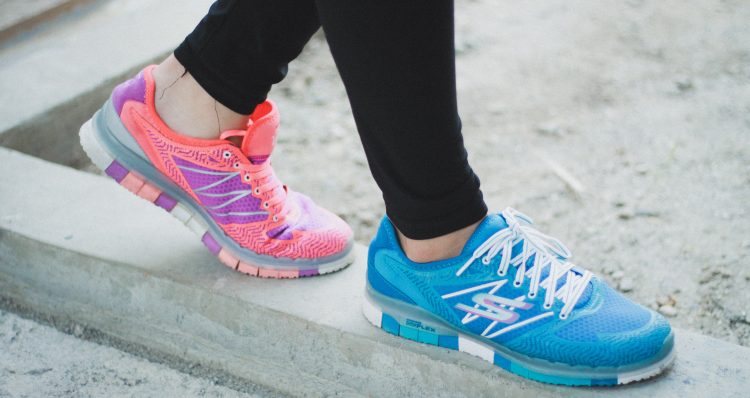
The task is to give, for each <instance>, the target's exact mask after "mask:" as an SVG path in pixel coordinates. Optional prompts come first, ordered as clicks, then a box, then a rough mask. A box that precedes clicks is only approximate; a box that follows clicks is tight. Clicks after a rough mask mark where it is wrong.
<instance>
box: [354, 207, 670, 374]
mask: <svg viewBox="0 0 750 398" xmlns="http://www.w3.org/2000/svg"><path fill="white" fill-rule="evenodd" d="M505 227H506V224H505V222H504V220H503V219H502V217H500V216H499V215H491V216H488V217H487V219H485V221H484V222H483V223H482V224H480V226H479V227H478V228H477V231H476V232H475V233H474V235H473V236H472V237H471V238H470V239H469V242H468V243H467V245H466V247H465V248H464V250H463V253H462V255H460V256H459V257H457V258H455V259H449V260H444V261H436V262H433V263H427V264H416V263H413V262H411V261H409V259H408V258H406V257H405V255H404V254H403V252H402V251H401V249H400V246H399V243H398V240H397V238H396V235H395V232H394V230H393V226H392V225H391V223H390V221H389V220H388V219H387V218H384V219H383V222H382V223H381V226H380V229H379V230H378V234H377V235H376V237H375V239H374V240H373V242H372V243H371V245H370V253H369V262H368V264H369V267H370V268H377V272H368V278H369V280H370V284H371V285H372V287H373V288H374V289H375V290H377V291H379V292H380V293H382V294H385V295H387V296H390V297H393V298H395V299H398V300H401V301H404V302H407V303H411V304H416V305H418V306H420V307H422V308H424V309H426V310H428V311H430V312H432V313H434V314H436V315H437V316H439V317H440V318H442V319H444V320H445V321H447V322H449V323H450V324H452V325H453V326H454V327H456V328H457V329H459V330H463V331H464V332H465V333H469V334H473V335H475V336H479V335H481V334H482V332H483V331H485V329H486V328H487V327H488V326H492V325H491V323H492V321H490V320H488V319H486V318H478V319H476V320H474V321H472V322H469V323H467V324H463V323H461V319H462V318H463V317H464V316H465V315H466V312H464V311H463V310H461V309H458V308H455V306H456V305H458V304H460V303H463V304H464V305H468V306H474V302H473V301H472V296H473V295H474V294H475V292H470V293H467V294H462V295H459V296H454V297H449V298H447V299H443V298H442V296H443V295H445V294H448V293H453V292H457V291H461V290H463V289H467V288H470V287H473V286H478V285H481V284H483V283H488V282H493V281H497V280H499V279H501V278H500V277H499V276H497V273H496V272H497V268H498V264H499V262H500V257H501V256H500V255H498V256H495V258H493V259H492V261H491V263H490V264H489V265H484V264H482V263H481V261H480V260H476V261H474V263H473V264H472V265H471V266H470V267H469V268H468V269H466V271H465V272H464V273H462V274H461V276H459V277H457V276H456V275H455V273H456V271H457V270H458V269H459V268H460V267H461V266H462V265H463V264H464V262H465V261H467V260H468V258H470V256H471V253H473V251H474V250H475V248H476V247H477V246H478V245H480V244H481V243H482V242H484V240H485V239H486V238H487V237H489V236H490V235H491V234H493V233H495V232H497V231H498V230H499V229H501V228H505ZM514 249H515V248H514ZM515 271H516V268H515V267H511V268H510V269H509V272H508V275H507V276H506V277H504V278H507V279H508V280H509V281H510V282H508V283H505V284H504V285H503V286H502V287H501V288H500V289H499V290H497V291H496V292H495V293H494V294H495V295H497V296H500V297H505V298H508V299H521V300H523V301H524V302H526V303H530V304H532V306H531V308H529V309H525V310H522V309H515V310H514V311H516V312H518V313H519V315H520V316H521V317H520V318H519V319H518V321H517V322H520V321H523V320H525V319H529V318H531V317H534V316H536V315H540V314H543V313H546V312H548V311H549V310H547V309H543V307H542V302H543V300H544V293H545V291H544V289H543V288H541V287H540V290H539V294H538V296H537V298H536V299H533V300H532V299H529V298H528V297H524V295H525V293H526V292H528V285H529V279H528V278H526V279H525V281H524V284H523V285H522V286H520V287H514V286H512V281H513V278H514V277H515ZM545 276H546V273H545ZM562 279H564V278H561V280H562ZM558 286H560V284H558ZM487 290H488V289H487ZM487 290H482V291H477V292H476V293H487ZM563 305H564V303H563V302H562V301H560V300H556V302H555V305H554V306H553V307H552V311H553V312H554V315H553V316H549V317H546V318H543V319H541V320H539V321H536V322H533V323H529V324H528V325H526V326H522V327H519V328H517V329H515V330H512V331H509V332H507V333H503V334H501V335H499V336H497V337H495V338H493V339H492V343H495V344H499V345H502V346H504V347H507V348H510V349H512V350H513V351H515V352H518V353H520V354H524V355H527V356H529V357H532V358H540V359H544V360H547V361H552V362H561V363H565V364H568V365H584V366H623V365H627V364H632V363H636V362H639V361H643V360H647V359H650V358H651V357H653V356H654V355H656V354H657V353H659V351H660V350H661V349H662V347H663V346H664V342H665V339H666V338H667V337H668V336H669V334H670V332H671V329H670V327H669V323H668V322H667V321H666V320H665V319H664V318H663V317H662V316H661V315H659V314H657V313H655V312H654V311H651V310H649V309H647V308H645V307H642V306H640V305H638V304H635V303H633V302H632V301H630V300H629V299H627V298H625V297H624V296H622V295H621V294H619V293H618V292H616V291H614V290H613V289H611V288H610V287H609V286H607V285H606V284H605V283H604V282H602V281H601V280H599V279H598V278H593V279H592V280H591V282H590V283H589V285H588V286H587V288H586V290H585V291H584V293H583V295H582V296H581V297H580V299H579V301H578V302H577V305H576V306H575V307H574V308H575V309H574V310H573V311H572V312H571V313H570V315H569V317H568V319H567V320H560V319H559V317H558V316H557V315H558V314H559V311H560V309H561V308H562V306H563ZM504 326H506V325H503V324H496V325H495V326H492V327H491V328H490V330H491V331H496V330H498V328H502V327H504ZM490 333H491V332H490Z"/></svg>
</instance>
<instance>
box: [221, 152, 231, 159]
mask: <svg viewBox="0 0 750 398" xmlns="http://www.w3.org/2000/svg"><path fill="white" fill-rule="evenodd" d="M221 155H222V156H224V159H229V158H231V157H232V152H229V151H224V153H222V154H221Z"/></svg>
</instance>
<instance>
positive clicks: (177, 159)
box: [80, 66, 354, 278]
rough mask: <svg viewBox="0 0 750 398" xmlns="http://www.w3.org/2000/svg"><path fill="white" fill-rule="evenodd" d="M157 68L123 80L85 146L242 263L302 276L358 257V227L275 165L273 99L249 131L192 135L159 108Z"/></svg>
mask: <svg viewBox="0 0 750 398" xmlns="http://www.w3.org/2000/svg"><path fill="white" fill-rule="evenodd" d="M152 69H153V66H150V67H147V68H146V69H144V70H143V71H142V72H140V73H139V74H138V75H137V76H136V77H134V78H132V79H130V80H128V81H126V82H124V83H122V84H120V85H119V86H117V88H115V90H114V92H113V93H112V97H111V98H110V100H109V101H107V103H105V104H104V107H103V108H102V109H100V110H99V111H98V112H97V113H96V114H95V115H94V117H93V118H91V120H89V121H88V122H86V123H85V124H84V125H83V126H82V127H81V132H80V136H81V145H82V146H83V149H84V150H85V151H86V153H87V154H88V156H89V157H90V158H91V160H92V161H93V162H94V164H95V165H96V166H97V167H99V168H100V169H102V170H104V171H105V173H106V174H107V175H109V176H110V177H112V178H113V179H115V181H117V182H118V183H119V184H120V185H122V186H123V187H125V188H127V189H128V190H129V191H131V192H133V193H135V194H136V195H138V196H140V197H142V198H144V199H146V200H148V201H149V202H152V203H154V204H155V205H157V206H159V207H161V208H163V209H164V210H166V211H168V212H170V213H171V214H172V215H173V216H175V217H176V218H177V219H179V220H180V221H182V222H183V223H184V224H185V225H187V226H188V227H189V228H190V229H191V230H193V231H194V232H196V233H197V234H198V235H199V236H200V237H201V240H202V241H203V243H204V244H205V245H206V247H207V248H208V250H210V251H211V252H212V253H213V254H215V255H216V256H218V257H219V260H220V261H221V262H222V263H224V264H225V265H227V266H228V267H231V268H233V269H236V270H238V271H240V272H243V273H246V274H250V275H253V276H260V277H267V278H297V277H304V276H313V275H318V274H325V273H329V272H333V271H336V270H339V269H342V268H344V267H346V266H347V265H349V264H351V263H352V261H353V257H354V256H353V252H352V246H353V244H352V231H351V229H350V228H349V226H348V225H347V224H346V223H345V222H344V221H343V220H341V219H340V218H339V217H337V216H336V215H334V214H333V213H331V212H329V211H328V210H325V209H323V208H321V207H318V206H317V205H316V204H315V203H313V201H312V200H310V198H308V197H307V196H305V195H302V194H300V193H297V192H294V191H292V190H290V189H288V188H287V187H286V185H283V184H282V183H281V182H280V181H279V180H278V178H276V175H275V174H274V172H273V169H272V168H271V163H270V161H269V159H268V157H269V156H270V155H271V152H272V150H273V146H274V143H275V138H276V129H277V127H278V124H279V113H278V110H277V109H276V106H275V105H274V104H273V103H272V102H270V101H266V102H264V103H262V104H260V105H259V106H258V107H257V108H256V109H255V112H254V113H253V114H252V115H251V117H250V119H251V121H250V123H248V128H247V130H233V131H226V132H224V133H223V134H222V135H221V139H218V140H201V139H195V138H191V137H187V136H183V135H180V134H177V133H176V132H174V131H173V130H171V129H170V128H169V127H167V125H166V124H164V122H163V121H162V120H161V118H160V117H159V115H158V114H157V113H156V109H155V106H154V80H153V77H152V75H151V71H152ZM230 138H231V140H229V139H230ZM233 142H240V143H241V144H239V145H235V144H233Z"/></svg>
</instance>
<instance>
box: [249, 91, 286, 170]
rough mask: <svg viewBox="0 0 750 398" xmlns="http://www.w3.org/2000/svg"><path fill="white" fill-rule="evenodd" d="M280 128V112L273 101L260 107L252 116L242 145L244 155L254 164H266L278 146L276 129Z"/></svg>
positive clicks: (266, 102)
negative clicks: (274, 148)
mask: <svg viewBox="0 0 750 398" xmlns="http://www.w3.org/2000/svg"><path fill="white" fill-rule="evenodd" d="M278 127H279V111H278V109H277V108H276V105H275V104H274V103H273V102H271V101H265V102H263V103H262V104H260V105H258V106H257V107H256V108H255V111H253V113H252V115H250V120H249V121H248V123H247V132H245V133H244V138H243V139H242V142H241V144H240V149H241V150H242V153H244V154H245V156H247V158H248V159H250V162H252V163H253V164H261V163H263V162H265V161H266V160H267V159H268V157H269V156H271V152H273V147H274V145H275V144H276V129H277V128H278Z"/></svg>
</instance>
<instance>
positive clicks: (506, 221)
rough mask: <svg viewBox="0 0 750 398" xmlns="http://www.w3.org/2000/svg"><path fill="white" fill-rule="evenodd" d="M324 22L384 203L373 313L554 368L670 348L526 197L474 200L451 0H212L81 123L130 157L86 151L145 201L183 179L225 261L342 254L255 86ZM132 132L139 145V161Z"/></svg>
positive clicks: (321, 259) (285, 265) (663, 326)
mask: <svg viewBox="0 0 750 398" xmlns="http://www.w3.org/2000/svg"><path fill="white" fill-rule="evenodd" d="M320 26H322V28H323V30H324V32H325V34H326V38H327V40H328V43H329V45H330V48H331V52H332V54H333V57H334V60H335V62H336V65H337V67H338V70H339V72H340V75H341V77H342V79H343V81H344V85H345V87H346V90H347V94H348V96H349V100H350V103H351V107H352V111H353V116H354V118H355V121H356V124H357V129H358V131H359V134H360V137H361V140H362V143H363V146H364V148H365V152H366V154H367V159H368V163H369V166H370V170H371V171H372V174H373V176H374V178H375V180H376V182H377V183H378V186H379V187H380V188H381V190H382V192H383V198H384V201H385V204H386V211H387V216H386V217H384V219H383V221H382V223H381V225H380V228H379V230H378V234H377V236H376V238H375V239H374V240H373V242H372V244H371V245H370V251H369V256H368V271H367V282H368V283H367V286H368V287H367V294H366V301H365V303H366V304H365V314H366V316H367V318H368V319H369V320H370V321H371V322H372V323H373V324H375V325H376V326H379V327H381V328H383V329H385V330H386V331H388V332H391V333H394V334H397V335H399V336H402V337H406V338H410V339H414V340H418V341H421V342H424V343H429V344H434V345H439V346H442V347H447V348H453V349H458V350H461V351H465V352H469V353H472V354H475V355H479V356H481V357H483V358H485V359H488V360H490V361H491V362H493V363H495V364H497V365H499V366H501V367H503V368H505V369H508V370H510V371H512V372H515V373H518V374H522V375H524V376H527V377H530V378H534V379H537V380H541V381H547V382H553V383H560V384H575V385H578V384H588V385H594V384H622V383H627V382H630V381H634V380H639V379H642V378H646V377H649V376H652V375H654V374H657V373H659V372H661V371H662V370H663V369H664V368H665V367H666V366H668V365H669V363H671V360H672V358H673V351H672V345H673V337H672V332H671V329H670V328H669V325H668V323H667V322H666V321H665V320H664V319H663V318H662V317H661V316H659V315H658V314H656V313H654V312H653V311H651V310H648V309H645V308H643V307H641V306H638V305H636V304H634V303H632V302H630V301H629V300H627V299H626V298H624V297H622V296H620V295H619V294H618V293H616V292H614V291H612V290H611V289H610V288H608V287H607V286H606V285H605V284H604V283H602V282H601V281H600V280H599V279H597V278H596V277H594V276H593V275H592V274H591V273H589V272H588V271H583V270H579V269H578V268H574V267H573V265H572V264H571V263H570V262H568V261H567V258H568V257H569V253H568V252H567V249H564V246H562V244H560V243H559V242H557V241H556V240H554V239H552V238H550V237H547V236H546V235H542V234H541V233H539V232H538V231H536V230H533V229H532V228H531V226H530V221H529V220H528V218H527V217H525V216H523V215H522V214H520V213H518V212H516V211H515V210H513V209H506V210H505V211H503V212H502V213H498V214H492V215H489V216H487V207H486V206H485V204H484V201H483V199H482V194H481V191H480V189H479V180H478V178H477V177H476V175H475V174H474V173H473V171H472V169H471V167H470V166H469V164H468V161H467V154H466V150H465V149H464V145H463V138H462V135H461V124H460V119H459V117H458V112H457V106H456V85H455V55H454V45H453V2H452V1H445V0H439V1H435V0H419V1H417V0H414V1H408V2H403V1H397V0H384V1H379V2H357V1H350V0H319V1H286V0H284V1H273V2H263V1H239V0H237V1H229V0H220V1H218V2H216V3H215V4H214V5H213V6H212V8H211V10H210V12H209V14H208V15H207V16H206V17H205V18H204V19H203V20H202V21H201V23H200V24H199V25H198V27H197V28H196V29H195V30H194V31H193V32H192V33H191V34H190V35H189V36H188V37H187V38H186V40H185V41H184V42H183V43H182V44H181V45H180V46H179V47H178V48H177V50H176V51H175V54H174V57H170V58H169V59H168V60H167V61H165V62H164V63H162V64H161V65H159V66H158V67H156V68H148V69H146V70H145V71H144V72H143V73H142V74H141V75H139V77H136V78H135V79H134V80H131V81H130V82H127V83H125V84H123V85H121V86H120V87H118V89H116V90H115V93H114V94H113V97H112V101H111V105H110V108H112V109H111V110H109V113H107V112H104V111H103V112H100V116H99V118H98V119H95V120H94V124H95V125H94V127H97V126H98V125H101V126H100V128H101V129H103V130H106V129H108V128H110V127H111V126H110V125H115V127H111V129H112V130H115V129H116V128H120V124H121V125H122V127H123V128H124V130H121V131H119V132H115V133H116V134H114V133H113V134H114V136H115V139H110V138H108V136H107V135H106V134H104V135H103V136H102V133H101V132H97V131H94V132H95V133H96V134H99V135H96V134H93V135H92V134H89V135H92V136H93V137H94V138H99V139H102V140H103V141H105V142H104V143H103V145H104V146H106V145H117V144H118V142H117V141H118V140H117V138H118V137H123V136H125V137H126V139H124V140H121V141H124V142H119V145H120V146H121V147H123V148H124V149H122V148H121V149H117V150H121V152H122V153H125V154H127V155H128V156H124V158H123V159H121V162H126V160H127V161H131V163H130V164H128V165H126V166H129V167H131V169H129V170H130V171H128V170H124V171H123V170H121V168H122V169H128V167H122V165H121V164H120V163H121V162H118V160H120V159H119V158H116V159H114V160H113V159H110V158H109V157H107V156H103V160H102V159H100V161H99V163H102V164H103V165H104V166H105V167H106V168H107V170H108V171H107V172H108V174H110V176H113V178H115V179H118V178H119V182H120V183H121V184H122V185H125V186H126V187H127V188H129V189H131V190H132V191H134V192H136V193H138V194H139V195H140V196H142V197H146V198H147V199H148V198H151V200H152V201H154V202H155V203H156V204H159V200H160V198H161V194H164V193H168V194H169V195H168V197H169V198H170V199H172V200H174V199H175V198H174V196H179V197H178V198H177V199H179V200H177V201H178V202H180V203H183V202H185V203H188V206H187V207H188V210H189V213H190V214H189V215H188V216H184V215H183V218H184V217H187V223H188V224H190V220H195V219H196V218H199V219H202V220H204V221H206V222H207V223H208V224H209V225H208V226H209V228H208V229H206V228H205V226H204V225H202V224H200V223H198V225H197V226H195V225H194V228H196V229H197V230H198V231H199V233H201V234H202V238H203V239H204V243H206V244H207V246H208V247H209V249H212V250H213V251H215V252H216V253H217V254H218V255H219V257H220V259H222V262H224V263H225V264H227V265H230V266H233V267H235V268H236V269H239V270H241V271H242V270H244V271H248V270H249V272H248V273H252V274H256V275H261V276H263V273H266V276H281V277H284V276H289V275H292V276H305V275H311V274H313V273H315V272H317V273H322V272H321V267H326V268H323V269H325V270H326V271H329V270H335V269H339V268H341V267H343V266H345V264H346V263H347V261H350V260H348V258H349V257H348V253H349V249H350V246H351V244H350V239H351V231H349V230H348V229H347V228H346V227H345V226H343V225H342V222H341V220H340V219H338V218H337V217H335V216H333V215H332V214H330V213H329V212H326V211H325V210H322V209H319V208H317V207H316V206H314V204H312V202H311V201H310V200H309V199H307V198H306V197H303V196H302V195H299V194H296V193H294V192H293V191H288V190H287V189H286V188H285V187H283V186H282V185H281V184H280V183H279V182H278V180H277V179H276V178H275V176H273V174H272V170H271V169H270V164H269V163H268V162H267V157H268V156H269V155H270V153H271V149H272V147H273V135H274V134H275V126H276V124H277V123H278V115H277V114H276V113H275V107H274V106H273V104H272V103H271V102H269V101H267V100H266V96H267V94H268V92H269V90H270V88H271V86H272V85H273V84H275V83H277V82H279V81H281V80H282V79H283V78H284V76H285V75H286V73H287V65H288V63H289V62H290V61H291V60H293V59H294V58H295V57H296V56H297V55H299V53H300V52H301V50H302V48H303V47H304V45H305V43H307V41H308V40H309V39H310V37H311V36H312V35H313V34H314V33H315V31H317V29H319V27H320ZM134 87H135V88H134ZM105 107H106V105H105ZM105 110H106V109H105ZM102 115H104V116H102ZM105 116H106V117H105ZM96 123H98V125H97V124H96ZM108 123H109V124H108ZM118 123H120V124H118ZM90 130H91V129H90ZM93 130H96V128H94V129H93ZM128 131H129V133H128ZM177 132H180V133H183V134H182V135H181V134H178V133H177ZM128 134H130V135H132V136H133V137H134V138H133V139H132V140H131V139H130V138H127V137H129V135H128ZM102 137H103V138H102ZM89 141H90V140H89ZM110 141H112V142H110ZM206 143H208V144H206ZM89 146H91V145H90V144H89ZM118 148H119V147H118ZM127 149H130V150H131V152H136V155H139V154H138V153H137V152H139V151H140V152H142V153H141V154H140V155H142V157H145V158H146V159H147V160H148V161H149V162H150V164H151V166H148V165H147V167H145V169H146V170H147V171H148V173H144V172H143V171H142V170H144V168H143V166H142V165H141V164H140V163H138V162H135V161H132V160H133V159H135V160H138V159H137V157H138V156H136V157H135V158H133V154H132V153H129V152H127V151H126V150H127ZM95 150H96V148H94V149H92V151H94V152H95ZM88 151H89V150H88V149H87V152H88ZM108 151H109V152H108ZM104 152H106V153H108V154H109V155H112V148H111V147H105V148H104ZM115 152H117V151H115ZM119 153H120V152H118V153H117V154H119ZM96 156H97V155H96V154H95V155H94V156H93V157H96ZM131 158H132V159H131ZM111 160H113V161H114V163H108V162H110V161H111ZM113 165H114V166H116V167H113ZM117 166H119V167H117ZM138 167H141V169H139V168H138ZM149 167H150V168H149ZM110 169H111V170H110ZM159 173H160V174H159ZM143 174H147V175H145V176H144V175H143ZM128 178H129V180H128ZM163 179H166V180H167V183H171V184H173V185H175V186H176V188H177V189H181V190H180V191H179V192H178V191H177V190H175V188H174V187H171V186H169V184H166V183H162V182H163V181H162V180H163ZM154 180H156V181H154ZM122 181H125V183H123V182H122ZM134 181H135V182H134ZM159 184H161V185H159ZM223 184H230V185H231V186H228V187H226V188H223V189H221V190H217V189H216V188H217V187H220V186H222V185H223ZM243 184H244V185H243ZM149 186H151V187H152V188H154V189H151V188H148V187H149ZM144 187H147V188H148V189H145V191H144ZM282 187H283V188H282ZM167 188H169V189H167ZM178 194H179V195H178ZM217 198H222V199H221V200H219V199H217ZM162 202H163V201H162ZM167 202H168V204H170V205H171V203H172V202H170V201H167ZM162 207H164V206H162ZM198 216H200V217H198ZM243 217H244V218H243ZM194 224H195V223H194ZM248 251H249V252H248ZM254 255H259V256H260V257H256V256H254ZM261 260H262V261H265V263H263V264H261V266H258V265H257V264H256V265H253V264H254V263H253V261H261ZM268 260H273V261H268ZM259 270H260V271H259ZM269 270H270V271H269ZM269 272H271V273H273V272H275V273H276V274H275V275H269Z"/></svg>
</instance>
